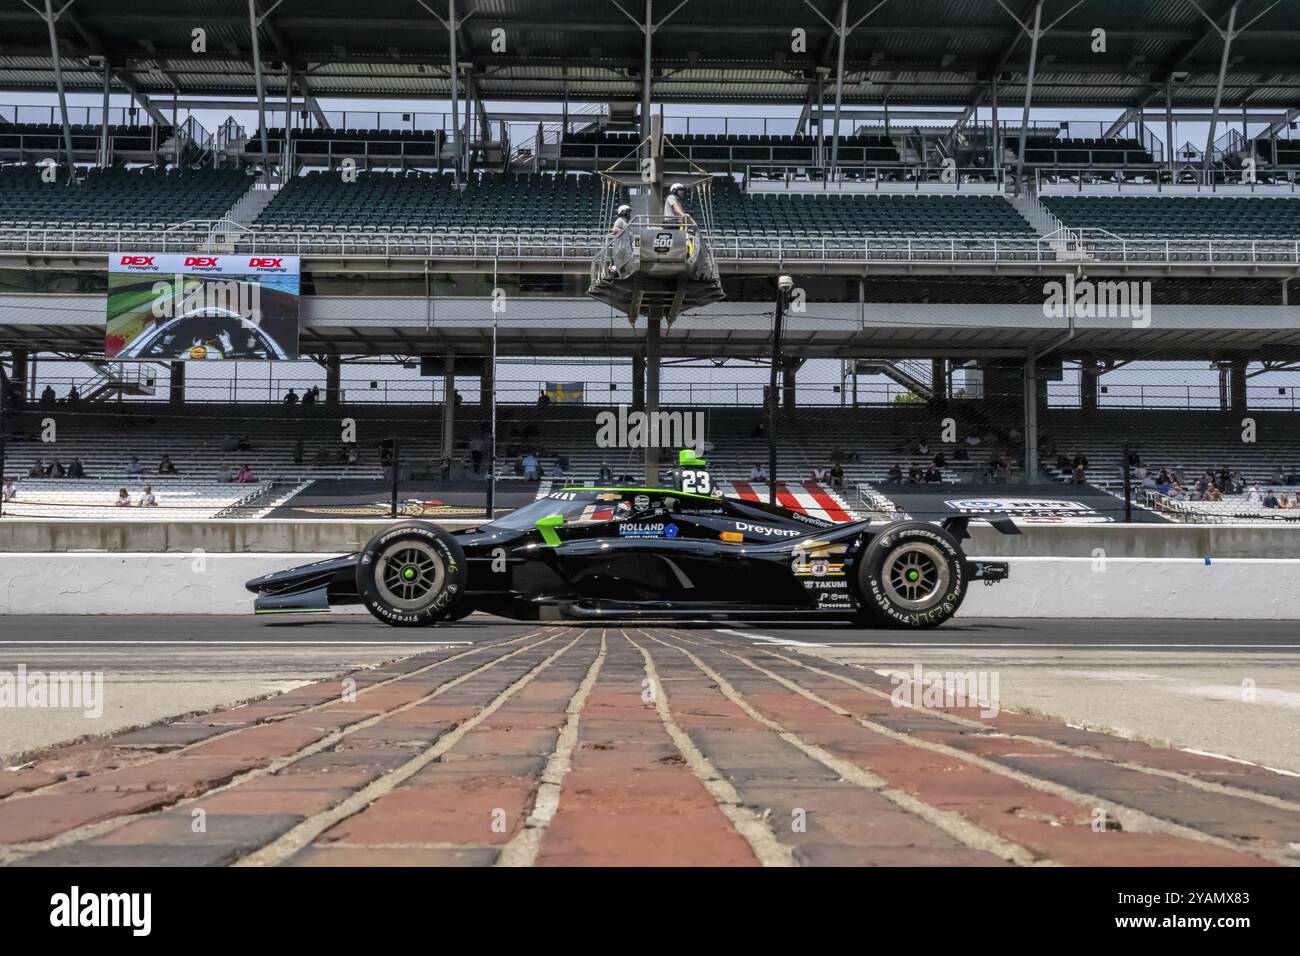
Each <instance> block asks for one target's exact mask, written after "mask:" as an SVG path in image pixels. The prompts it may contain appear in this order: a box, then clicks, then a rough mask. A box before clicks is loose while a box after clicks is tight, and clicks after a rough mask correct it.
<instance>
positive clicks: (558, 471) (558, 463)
mask: <svg viewBox="0 0 1300 956" xmlns="http://www.w3.org/2000/svg"><path fill="white" fill-rule="evenodd" d="M551 477H552V478H563V477H564V459H563V458H557V459H555V463H554V464H553V465H551Z"/></svg>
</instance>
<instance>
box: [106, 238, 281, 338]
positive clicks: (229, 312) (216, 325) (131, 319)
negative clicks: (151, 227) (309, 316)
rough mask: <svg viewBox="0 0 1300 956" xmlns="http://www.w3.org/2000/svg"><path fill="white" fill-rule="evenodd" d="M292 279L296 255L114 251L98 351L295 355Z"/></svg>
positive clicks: (110, 263)
mask: <svg viewBox="0 0 1300 956" xmlns="http://www.w3.org/2000/svg"><path fill="white" fill-rule="evenodd" d="M298 280H299V274H298V257H297V256H278V255H261V256H248V255H243V256H216V255H192V254H188V253H185V254H177V255H173V254H170V253H168V254H162V253H147V252H132V253H114V254H113V255H111V256H109V257H108V327H107V329H106V331H105V335H104V355H105V356H106V357H108V358H111V359H140V360H149V361H151V360H160V361H176V360H185V361H205V360H212V359H265V360H275V359H281V360H284V359H296V358H297V357H298V301H299V293H298Z"/></svg>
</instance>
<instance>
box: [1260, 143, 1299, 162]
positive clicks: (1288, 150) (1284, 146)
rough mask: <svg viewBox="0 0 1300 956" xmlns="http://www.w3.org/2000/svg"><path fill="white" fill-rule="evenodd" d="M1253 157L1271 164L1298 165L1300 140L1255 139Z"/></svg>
mask: <svg viewBox="0 0 1300 956" xmlns="http://www.w3.org/2000/svg"><path fill="white" fill-rule="evenodd" d="M1255 158H1256V159H1257V160H1258V161H1259V162H1261V163H1265V164H1267V165H1272V166H1300V140H1295V139H1258V140H1255Z"/></svg>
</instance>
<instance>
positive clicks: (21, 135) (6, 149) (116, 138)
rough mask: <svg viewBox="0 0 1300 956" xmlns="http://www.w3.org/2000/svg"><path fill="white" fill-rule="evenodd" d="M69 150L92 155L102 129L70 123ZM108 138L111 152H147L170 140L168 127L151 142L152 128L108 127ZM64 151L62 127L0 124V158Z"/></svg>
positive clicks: (45, 124) (37, 124) (96, 149)
mask: <svg viewBox="0 0 1300 956" xmlns="http://www.w3.org/2000/svg"><path fill="white" fill-rule="evenodd" d="M70 131H71V133H72V148H73V150H74V151H76V152H88V153H96V152H98V150H99V139H100V135H101V134H102V132H103V128H102V127H100V126H95V125H92V124H86V123H74V124H72V125H71V126H70ZM108 135H109V139H110V142H111V145H112V148H113V150H114V151H117V152H123V151H126V152H137V153H147V152H151V151H152V150H154V149H156V148H158V147H161V146H162V145H163V144H164V143H166V142H167V140H168V139H170V138H171V135H172V128H171V127H170V126H160V127H158V128H157V134H156V139H155V134H154V128H153V127H150V126H121V125H110V126H109V127H108ZM63 149H64V143H63V127H62V126H61V125H57V124H51V123H3V122H0V155H10V154H16V153H17V152H19V151H22V152H24V153H31V152H39V151H48V152H49V154H50V156H51V157H59V156H61V155H62V153H63Z"/></svg>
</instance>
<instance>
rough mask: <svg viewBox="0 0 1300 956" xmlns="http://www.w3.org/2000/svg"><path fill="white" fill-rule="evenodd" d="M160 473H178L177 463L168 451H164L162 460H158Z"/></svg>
mask: <svg viewBox="0 0 1300 956" xmlns="http://www.w3.org/2000/svg"><path fill="white" fill-rule="evenodd" d="M158 474H160V475H174V474H176V464H175V462H173V461H172V459H171V456H170V455H168V454H167V453H166V452H164V453H163V456H162V460H161V461H160V462H158Z"/></svg>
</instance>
